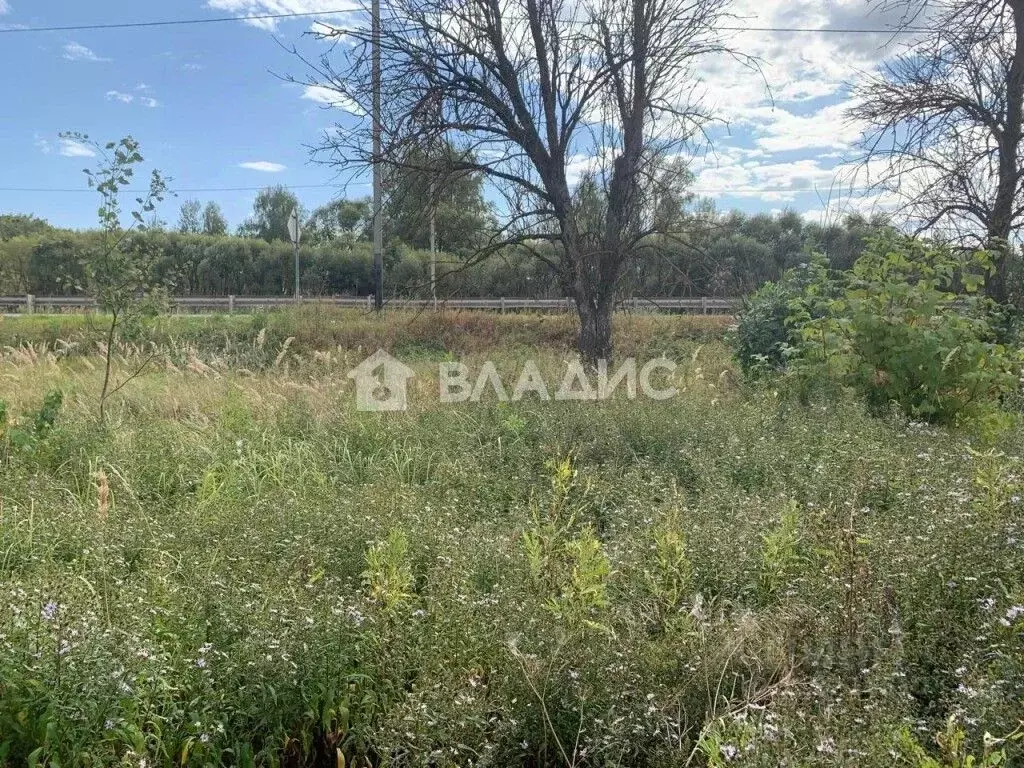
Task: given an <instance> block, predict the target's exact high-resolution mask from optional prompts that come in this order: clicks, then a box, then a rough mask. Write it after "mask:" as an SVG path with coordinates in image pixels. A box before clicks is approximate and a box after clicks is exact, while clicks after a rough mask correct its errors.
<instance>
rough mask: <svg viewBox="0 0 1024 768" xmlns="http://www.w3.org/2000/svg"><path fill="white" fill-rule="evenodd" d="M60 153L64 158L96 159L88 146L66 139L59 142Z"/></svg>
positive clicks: (63, 138) (94, 153)
mask: <svg viewBox="0 0 1024 768" xmlns="http://www.w3.org/2000/svg"><path fill="white" fill-rule="evenodd" d="M60 153H61V154H62V155H63V156H64V157H96V152H95V151H94V150H93V148H92V147H90V146H89V145H88V144H83V143H82V142H80V141H75V140H74V139H69V138H66V137H62V138H61V140H60Z"/></svg>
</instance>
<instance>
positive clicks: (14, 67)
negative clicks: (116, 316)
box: [0, 0, 888, 227]
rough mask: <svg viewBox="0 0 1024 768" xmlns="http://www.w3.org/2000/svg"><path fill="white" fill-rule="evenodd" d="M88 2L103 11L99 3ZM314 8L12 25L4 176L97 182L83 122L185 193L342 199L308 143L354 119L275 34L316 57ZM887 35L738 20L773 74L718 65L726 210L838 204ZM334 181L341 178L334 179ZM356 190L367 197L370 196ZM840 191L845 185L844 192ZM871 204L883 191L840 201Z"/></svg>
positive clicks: (49, 12)
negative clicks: (770, 29) (855, 90)
mask: <svg viewBox="0 0 1024 768" xmlns="http://www.w3.org/2000/svg"><path fill="white" fill-rule="evenodd" d="M350 2H351V0H338V2H335V3H331V2H330V1H329V0H175V2H172V3H160V4H141V3H138V2H129V0H94V1H93V2H89V3H87V4H86V3H82V2H81V1H80V0H79V2H71V1H70V0H0V25H5V26H29V27H32V26H50V25H74V24H88V23H115V22H124V21H149V20H163V19H182V18H215V17H221V16H225V15H248V14H253V13H286V12H305V11H322V10H328V9H330V10H333V9H335V8H339V7H344V6H346V5H348V4H349V3H350ZM867 5H868V4H867V2H866V1H865V0H788V1H784V0H757V2H754V0H737V4H736V10H737V14H738V18H739V19H740V20H741V22H748V23H750V24H752V25H753V24H757V25H772V26H796V25H801V26H803V25H806V26H816V27H817V26H832V27H836V28H840V29H841V28H846V27H849V28H853V27H862V26H865V25H867V26H878V25H879V23H880V20H879V19H878V18H875V17H869V16H867ZM86 6H87V7H86ZM311 21H312V20H311V19H299V20H287V21H280V22H276V23H272V22H260V23H243V22H234V23H224V24H206V25H193V26H183V27H159V28H150V29H129V30H94V31H73V32H45V33H22V32H19V33H10V34H4V35H2V36H0V45H2V47H0V51H2V53H0V64H2V66H3V71H4V72H5V74H6V76H5V77H4V78H3V80H2V81H0V104H2V106H0V146H2V147H3V153H2V157H0V159H2V164H0V187H5V188H6V187H19V188H25V187H31V188H82V189H84V188H85V177H84V175H83V174H82V169H83V168H84V167H86V166H91V165H92V164H93V162H94V161H93V160H92V159H90V158H89V157H85V156H82V155H83V151H82V149H81V148H80V147H77V146H75V145H73V144H71V143H68V142H66V141H61V140H60V139H59V138H58V134H59V133H60V132H61V131H68V130H74V131H81V132H85V133H88V134H89V135H90V136H91V137H92V138H94V139H96V140H101V141H104V142H105V141H109V140H115V139H117V138H120V137H121V136H124V135H126V134H131V135H133V136H135V137H136V138H137V139H138V140H139V141H140V142H141V144H142V149H143V154H144V155H145V156H146V159H147V165H148V166H152V167H157V168H159V169H160V170H161V171H163V172H164V173H165V174H166V175H168V176H171V177H172V178H173V183H172V188H176V189H181V190H188V189H196V188H203V189H209V188H236V187H260V186H266V185H271V184H285V185H291V186H295V187H297V188H296V190H295V191H296V194H298V195H299V198H300V199H301V200H302V202H303V203H304V204H305V205H306V206H307V207H308V208H314V207H316V206H317V205H319V204H322V203H324V202H326V201H328V200H330V199H331V198H332V197H335V196H337V195H339V194H341V190H340V189H338V187H337V186H333V185H332V181H333V174H332V172H331V170H330V169H329V168H325V167H323V166H319V165H314V164H311V163H310V160H309V154H308V150H307V149H306V146H307V145H309V144H313V143H316V141H317V139H318V136H319V135H320V132H321V131H323V130H324V129H325V128H327V127H329V126H330V125H331V124H332V123H333V122H334V121H336V120H337V119H339V117H340V118H341V119H344V117H343V114H342V113H340V112H339V111H337V110H326V109H324V108H323V105H322V104H319V103H317V102H316V101H315V99H311V98H309V96H311V95H315V94H311V93H309V92H307V91H306V89H304V88H303V87H302V86H297V85H293V84H288V83H285V82H282V80H281V79H279V78H278V77H276V76H275V74H273V73H277V74H279V75H287V74H292V75H295V76H296V77H297V78H300V79H301V78H302V77H304V75H305V71H304V68H303V64H302V63H301V62H300V61H299V60H298V59H296V58H295V57H293V56H291V55H290V54H289V53H287V52H286V51H285V50H283V49H282V48H281V46H280V45H279V43H278V42H277V41H276V40H275V38H276V39H277V40H280V41H281V42H284V43H286V44H291V43H296V44H298V45H299V46H300V47H302V48H304V50H306V51H307V52H309V53H312V54H315V53H316V51H317V50H318V44H317V43H316V42H315V41H314V40H312V39H311V38H309V37H303V33H304V32H305V31H306V30H308V29H309V28H310V24H311ZM884 43H885V41H884V40H882V39H874V38H873V36H854V35H849V36H845V35H828V36H826V35H801V36H793V35H785V34H761V33H756V34H755V33H747V32H742V33H738V34H737V35H735V37H734V45H736V46H737V47H741V48H743V49H744V50H745V51H749V52H751V53H754V54H756V55H758V56H759V57H761V59H762V62H763V66H764V76H765V78H766V79H767V80H768V84H769V85H770V87H771V91H772V93H773V94H774V100H772V99H769V98H768V97H767V94H766V91H765V88H764V83H763V82H762V81H761V80H760V79H759V77H758V76H757V75H755V74H753V73H751V72H750V71H749V70H744V69H743V68H740V67H738V66H737V65H736V64H735V63H733V62H731V61H727V60H722V61H716V62H708V63H707V64H706V66H705V68H704V69H703V70H702V72H701V75H702V77H703V78H704V81H705V86H706V92H707V93H706V95H707V99H708V100H709V102H710V103H712V104H714V105H715V106H716V107H717V108H718V110H719V113H720V114H721V115H722V116H723V118H726V119H728V121H729V128H728V130H726V129H725V128H720V129H718V130H716V132H715V135H716V142H715V149H716V151H715V153H714V154H711V155H704V156H702V157H700V158H698V159H696V160H695V161H694V165H693V168H694V170H695V171H696V173H697V189H698V191H700V192H701V193H702V194H704V195H706V196H709V197H713V198H715V199H716V200H717V201H718V205H719V207H720V208H723V209H726V208H731V207H740V208H742V209H744V210H747V211H758V210H778V209H781V208H784V207H789V208H793V209H796V210H798V211H801V212H804V213H806V214H807V215H808V216H809V217H812V218H813V217H815V216H821V215H822V209H823V207H824V203H823V201H824V200H825V199H826V198H827V197H828V195H829V191H830V189H832V183H833V179H834V178H836V177H837V175H838V176H839V177H840V178H841V179H842V180H844V181H845V180H846V179H847V178H848V176H847V174H846V169H847V168H848V166H847V165H845V163H846V161H848V160H850V159H851V158H852V157H853V156H854V152H853V149H852V146H853V142H854V140H855V138H856V136H857V134H858V128H857V127H856V126H852V125H850V124H848V123H847V121H846V120H845V117H844V115H843V111H844V108H845V106H846V105H847V104H848V103H849V88H848V85H849V83H850V82H852V81H854V80H856V78H857V77H859V76H862V74H863V72H866V71H870V69H871V68H873V67H874V66H876V65H877V63H878V61H879V60H880V59H881V58H882V56H883V55H885V54H886V52H887V50H888V49H887V48H885V47H884ZM320 185H323V186H320ZM366 192H367V188H366V187H365V186H355V187H353V186H350V187H349V190H348V194H349V196H359V195H363V194H366ZM255 194H256V193H255V191H211V192H197V193H191V192H182V193H180V197H179V199H177V200H176V199H173V198H172V199H170V200H168V201H166V202H165V203H164V204H163V206H162V207H161V209H160V211H159V213H160V215H161V218H164V219H166V220H168V221H170V222H172V223H173V222H174V221H175V220H176V219H177V209H178V206H179V205H180V203H181V201H182V200H183V199H185V198H190V197H194V198H196V199H199V200H201V201H204V202H205V201H207V200H214V201H216V202H217V203H219V204H220V205H221V207H222V209H223V210H224V213H225V214H226V216H227V218H228V220H229V222H230V223H231V225H232V227H234V226H236V225H237V224H239V223H240V222H241V221H242V219H243V218H244V217H245V216H246V215H247V214H248V212H249V210H250V209H251V206H252V200H253V198H254V197H255ZM833 197H835V193H834V191H833ZM836 202H843V204H844V205H853V206H854V207H857V208H861V209H863V208H864V207H865V206H866V205H868V206H870V205H873V204H877V203H878V201H877V200H869V201H867V202H865V201H862V200H856V201H850V200H848V199H847V200H845V202H844V201H836V200H833V204H835V203H836ZM0 212H20V213H35V214H36V215H39V216H42V217H44V218H47V219H49V220H50V221H51V222H53V223H54V224H57V225H59V226H67V227H89V226H93V225H94V223H95V200H94V199H93V196H92V195H91V194H90V193H87V192H83V193H61V192H6V191H0Z"/></svg>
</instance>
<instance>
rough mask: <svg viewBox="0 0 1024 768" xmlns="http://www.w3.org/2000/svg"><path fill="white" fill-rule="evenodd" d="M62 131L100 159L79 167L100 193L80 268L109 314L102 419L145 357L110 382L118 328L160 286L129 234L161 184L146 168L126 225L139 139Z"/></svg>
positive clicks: (141, 225)
mask: <svg viewBox="0 0 1024 768" xmlns="http://www.w3.org/2000/svg"><path fill="white" fill-rule="evenodd" d="M62 135H64V136H67V137H68V138H71V139H73V140H75V141H77V142H79V143H82V144H88V145H89V146H91V147H93V148H94V149H95V151H96V154H97V155H98V156H99V158H100V159H99V164H98V165H97V167H96V168H95V170H89V169H86V170H85V174H86V176H87V177H88V179H89V187H90V188H91V189H95V190H96V192H97V193H98V194H99V196H100V207H99V212H98V215H99V224H100V231H101V238H100V241H99V244H98V246H97V247H94V248H89V249H87V250H86V251H85V254H84V256H85V258H84V263H83V271H84V277H85V281H86V285H87V287H88V290H89V292H90V293H91V294H92V295H93V297H94V298H95V299H96V304H97V306H98V307H99V308H100V310H101V311H103V312H106V313H107V315H108V317H109V324H108V326H107V333H106V337H107V338H106V347H105V353H104V358H105V359H104V367H103V385H102V388H101V390H100V402H99V417H100V421H103V420H104V418H105V408H106V403H107V399H108V398H109V397H110V396H111V395H113V394H114V393H115V392H117V391H119V390H120V389H122V388H123V387H124V386H125V385H126V384H127V383H128V382H130V381H131V380H132V379H134V378H135V377H136V376H138V375H139V374H140V373H142V371H143V369H144V368H145V367H146V365H147V364H148V363H149V360H150V359H151V358H147V359H146V360H144V361H143V362H142V364H141V365H139V366H138V367H137V368H136V369H135V371H133V372H132V373H130V374H129V375H128V376H127V377H126V378H124V379H123V380H122V381H121V382H119V383H117V384H113V383H112V381H111V373H112V371H111V368H112V361H113V355H114V344H115V342H116V341H117V337H118V332H119V331H120V330H122V329H123V328H124V326H125V324H126V323H128V322H130V321H132V320H134V319H136V318H137V317H138V316H139V315H140V314H141V313H142V311H143V310H144V308H145V307H146V304H147V300H148V299H150V298H151V296H152V295H153V294H154V292H156V291H157V289H158V288H159V287H160V286H158V285H157V284H156V281H155V277H154V275H155V271H154V269H153V261H154V259H153V249H151V248H147V247H145V239H144V238H133V237H132V235H133V233H135V232H139V231H143V230H145V229H146V228H147V225H146V223H145V219H144V216H145V215H146V214H149V215H150V216H151V217H155V211H156V206H157V203H159V202H161V201H162V200H163V199H164V195H165V194H166V191H167V183H166V181H165V180H164V178H163V176H162V175H161V174H160V172H159V171H157V170H153V171H152V174H151V176H150V181H149V189H148V191H147V192H146V193H145V194H144V195H143V196H142V197H138V198H136V200H135V202H136V207H135V208H134V209H133V210H131V211H130V215H131V224H130V225H129V226H128V227H127V228H124V227H123V226H122V223H121V203H120V193H121V191H122V190H123V189H124V188H125V187H127V186H128V185H129V184H130V183H131V181H132V179H133V177H134V176H135V170H136V168H137V167H138V166H139V165H140V164H141V163H142V162H143V161H144V158H143V157H142V153H141V152H140V150H139V142H138V141H136V140H135V139H134V138H132V137H131V136H127V137H125V138H123V139H121V140H120V141H117V142H113V141H112V142H109V143H107V144H105V145H101V144H99V143H97V142H94V141H92V140H91V139H90V138H89V137H88V136H86V135H85V134H80V133H68V134H62Z"/></svg>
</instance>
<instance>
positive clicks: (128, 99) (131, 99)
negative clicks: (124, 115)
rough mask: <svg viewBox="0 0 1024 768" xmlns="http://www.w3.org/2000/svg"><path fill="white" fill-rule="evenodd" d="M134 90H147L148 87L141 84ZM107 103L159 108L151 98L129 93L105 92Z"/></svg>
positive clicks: (156, 102) (157, 102) (158, 103)
mask: <svg viewBox="0 0 1024 768" xmlns="http://www.w3.org/2000/svg"><path fill="white" fill-rule="evenodd" d="M135 90H137V91H140V90H149V86H148V85H145V84H142V85H139V86H137V87H136V88H135ZM107 101H119V102H121V103H122V104H132V103H136V104H140V105H141V106H143V107H149V108H150V109H152V108H154V107H159V106H160V102H159V101H157V100H156V99H154V98H153V97H152V96H136V95H134V94H131V93H125V92H124V91H107Z"/></svg>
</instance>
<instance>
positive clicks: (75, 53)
mask: <svg viewBox="0 0 1024 768" xmlns="http://www.w3.org/2000/svg"><path fill="white" fill-rule="evenodd" d="M64 58H65V59H67V60H68V61H110V59H107V58H104V57H103V56H99V55H98V54H97V53H96V52H95V51H93V50H92V49H91V48H86V47H85V46H84V45H82V44H81V43H76V42H73V41H72V42H70V43H68V44H67V45H65V46H64Z"/></svg>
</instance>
